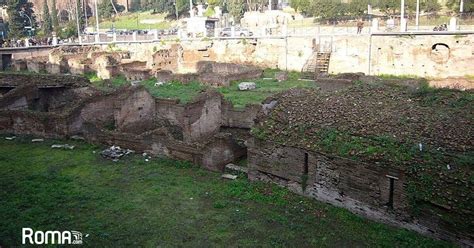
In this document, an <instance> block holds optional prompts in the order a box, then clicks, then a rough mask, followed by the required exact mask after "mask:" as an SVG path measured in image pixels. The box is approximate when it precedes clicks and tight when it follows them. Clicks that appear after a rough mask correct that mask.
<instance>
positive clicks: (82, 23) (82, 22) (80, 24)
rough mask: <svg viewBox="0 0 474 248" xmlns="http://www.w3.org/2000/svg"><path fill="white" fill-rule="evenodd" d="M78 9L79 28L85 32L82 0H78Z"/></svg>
mask: <svg viewBox="0 0 474 248" xmlns="http://www.w3.org/2000/svg"><path fill="white" fill-rule="evenodd" d="M76 8H77V14H78V15H79V28H80V30H81V31H82V30H84V23H85V21H84V15H83V12H82V4H81V0H76Z"/></svg>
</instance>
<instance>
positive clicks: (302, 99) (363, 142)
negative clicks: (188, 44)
mask: <svg viewBox="0 0 474 248" xmlns="http://www.w3.org/2000/svg"><path fill="white" fill-rule="evenodd" d="M390 79H391V78H390ZM473 102H474V94H473V92H472V91H464V92H462V91H457V90H450V89H435V88H431V87H429V86H428V84H423V85H421V87H419V88H418V89H415V90H414V89H411V88H408V87H405V86H400V85H399V86H396V85H392V86H377V85H364V84H363V83H361V84H359V85H355V86H353V87H351V88H350V89H347V90H346V91H340V92H333V93H331V94H323V93H321V92H319V93H318V92H315V91H306V92H302V91H300V92H299V93H295V95H294V96H292V95H291V92H289V93H288V94H287V95H285V96H282V97H280V98H279V104H278V106H277V107H276V108H275V109H274V110H273V111H272V112H271V113H270V114H269V116H267V117H266V118H264V119H262V120H260V121H259V123H258V124H257V125H256V126H255V127H254V128H253V129H252V133H253V135H254V136H255V137H256V138H258V139H261V140H265V141H272V142H276V143H278V144H282V145H288V146H292V147H300V148H302V149H305V150H310V151H318V152H323V153H326V154H329V155H330V156H340V157H345V158H350V159H353V160H358V161H363V162H366V163H369V164H371V165H374V166H383V167H391V168H398V169H401V170H403V171H405V173H406V176H407V179H408V180H407V181H408V184H407V192H408V197H409V198H410V203H411V207H412V210H413V212H414V213H415V214H416V213H424V214H426V213H430V214H432V215H437V216H441V217H442V218H443V219H444V220H445V221H446V223H447V225H451V226H453V227H454V226H455V227H456V228H457V229H461V230H470V229H472V228H473V223H472V222H466V221H465V219H469V218H472V214H471V213H472V211H473V210H474V209H473V206H474V205H473V204H472V203H473V202H474V198H473V197H472V196H471V194H470V192H471V191H472V187H473V185H474V180H473V179H474V178H473V176H472V165H473V164H474V153H473V151H472V145H471V144H470V141H469V138H468V137H469V136H470V134H471V133H472V129H471V126H469V123H470V119H472V107H473V105H472V104H473ZM303 106H304V107H303ZM420 209H422V211H420ZM441 210H443V211H441Z"/></svg>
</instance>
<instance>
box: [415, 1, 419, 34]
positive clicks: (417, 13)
mask: <svg viewBox="0 0 474 248" xmlns="http://www.w3.org/2000/svg"><path fill="white" fill-rule="evenodd" d="M415 22H416V30H418V29H419V27H420V0H416V21H415Z"/></svg>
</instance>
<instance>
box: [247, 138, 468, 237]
mask: <svg viewBox="0 0 474 248" xmlns="http://www.w3.org/2000/svg"><path fill="white" fill-rule="evenodd" d="M248 166H249V179H251V180H263V181H269V182H274V183H277V184H279V185H282V186H285V187H287V188H289V189H290V190H292V191H294V192H296V193H299V194H302V195H305V196H309V197H313V198H316V199H318V200H321V201H324V202H328V203H331V204H333V205H336V206H340V207H344V208H346V209H348V210H350V211H351V212H354V213H356V214H359V215H362V216H365V217H368V218H370V219H374V220H378V221H382V222H385V223H388V224H392V225H396V226H401V227H405V228H408V229H411V230H415V231H418V232H420V233H424V234H426V235H430V236H434V237H436V238H441V239H447V240H451V241H455V242H458V243H460V244H464V245H469V244H471V245H472V240H469V239H470V238H469V237H470V234H469V232H468V231H467V232H466V230H463V229H460V228H459V227H455V226H452V225H451V224H449V223H447V222H445V221H444V220H443V217H442V214H440V215H438V216H433V215H430V214H421V215H419V214H417V215H414V214H413V211H412V205H410V202H409V197H408V188H407V182H408V178H407V176H406V175H405V172H404V171H403V170H399V169H396V168H393V167H390V166H384V165H380V164H370V163H366V162H362V161H355V160H350V159H345V158H341V157H337V156H332V155H331V156H330V155H326V154H323V153H318V152H312V151H307V150H304V149H300V148H295V147H289V146H282V145H278V144H275V143H272V142H269V141H263V140H258V139H254V140H252V142H249V147H248ZM440 211H441V210H440ZM443 211H449V210H443ZM443 211H441V212H443Z"/></svg>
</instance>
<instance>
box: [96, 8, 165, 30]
mask: <svg viewBox="0 0 474 248" xmlns="http://www.w3.org/2000/svg"><path fill="white" fill-rule="evenodd" d="M165 16H166V14H153V13H152V12H151V11H144V12H133V13H128V14H124V15H121V16H118V17H115V18H113V19H112V18H111V19H108V20H104V21H102V22H100V24H99V27H100V28H101V29H112V27H115V28H116V29H127V30H133V29H168V28H170V27H171V26H172V24H173V23H172V22H170V21H167V20H165ZM143 20H159V21H160V22H158V23H154V24H146V23H141V22H142V21H143ZM91 23H94V22H91Z"/></svg>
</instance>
